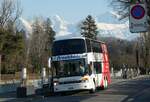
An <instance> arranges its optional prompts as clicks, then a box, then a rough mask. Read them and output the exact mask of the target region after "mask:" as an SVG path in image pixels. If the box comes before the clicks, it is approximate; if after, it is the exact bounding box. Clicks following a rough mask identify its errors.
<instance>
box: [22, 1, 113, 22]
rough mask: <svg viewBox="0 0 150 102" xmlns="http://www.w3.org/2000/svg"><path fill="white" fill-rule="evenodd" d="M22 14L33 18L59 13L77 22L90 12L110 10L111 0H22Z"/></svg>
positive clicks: (97, 13)
mask: <svg viewBox="0 0 150 102" xmlns="http://www.w3.org/2000/svg"><path fill="white" fill-rule="evenodd" d="M20 1H21V6H22V8H23V14H22V16H23V17H24V18H26V19H32V18H33V17H35V16H43V17H52V16H54V15H59V16H61V17H63V18H64V19H65V20H67V21H70V22H75V21H79V20H82V19H84V18H85V17H86V16H87V15H88V14H91V15H93V16H96V15H100V14H102V13H105V12H107V11H109V10H110V7H109V1H110V0H20Z"/></svg>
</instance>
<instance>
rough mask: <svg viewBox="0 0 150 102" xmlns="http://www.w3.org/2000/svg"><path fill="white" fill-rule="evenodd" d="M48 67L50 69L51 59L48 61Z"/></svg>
mask: <svg viewBox="0 0 150 102" xmlns="http://www.w3.org/2000/svg"><path fill="white" fill-rule="evenodd" d="M48 67H49V68H51V67H52V65H51V58H49V59H48Z"/></svg>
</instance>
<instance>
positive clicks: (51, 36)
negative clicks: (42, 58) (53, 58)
mask: <svg viewBox="0 0 150 102" xmlns="http://www.w3.org/2000/svg"><path fill="white" fill-rule="evenodd" d="M44 29H45V33H46V35H47V37H48V39H47V42H46V50H48V51H50V52H49V55H51V47H52V43H53V41H54V40H55V31H54V30H53V29H52V27H51V20H50V19H49V18H47V20H46V21H45V23H44Z"/></svg>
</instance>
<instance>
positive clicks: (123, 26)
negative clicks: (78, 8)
mask: <svg viewBox="0 0 150 102" xmlns="http://www.w3.org/2000/svg"><path fill="white" fill-rule="evenodd" d="M119 17H120V16H119V15H117V14H116V13H115V12H106V13H104V14H101V15H98V16H96V18H94V19H95V21H96V24H97V28H98V31H99V34H98V36H99V37H115V38H119V39H127V40H132V39H134V38H136V37H138V36H139V35H138V34H136V33H130V31H129V21H125V20H119ZM50 19H51V21H52V27H53V29H54V31H55V32H56V36H55V38H56V39H57V38H60V37H61V38H62V37H63V36H71V37H73V36H81V35H80V23H81V21H79V22H75V23H70V22H67V21H66V20H64V18H63V17H60V16H59V15H55V16H53V17H50ZM20 21H21V22H22V28H23V29H24V30H25V31H26V33H27V34H26V36H27V37H29V36H30V34H31V32H32V27H31V25H32V23H31V22H28V21H27V20H25V19H23V17H22V18H20Z"/></svg>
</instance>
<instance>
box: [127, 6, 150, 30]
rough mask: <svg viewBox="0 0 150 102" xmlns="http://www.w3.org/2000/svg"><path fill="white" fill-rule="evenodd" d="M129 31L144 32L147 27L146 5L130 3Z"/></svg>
mask: <svg viewBox="0 0 150 102" xmlns="http://www.w3.org/2000/svg"><path fill="white" fill-rule="evenodd" d="M129 27H130V32H132V33H139V32H146V31H147V30H148V29H147V28H148V24H147V14H146V7H145V5H144V4H132V5H131V6H130V17H129Z"/></svg>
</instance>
